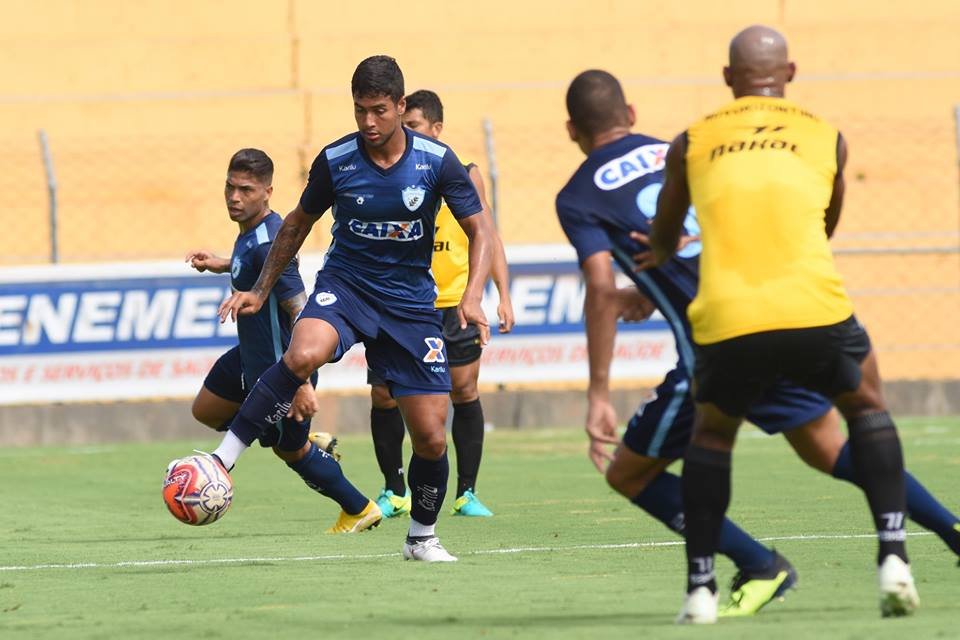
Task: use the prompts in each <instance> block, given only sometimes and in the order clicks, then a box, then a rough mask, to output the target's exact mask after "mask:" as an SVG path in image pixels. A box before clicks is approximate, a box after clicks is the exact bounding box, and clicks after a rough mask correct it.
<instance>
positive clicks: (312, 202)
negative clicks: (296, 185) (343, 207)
mask: <svg viewBox="0 0 960 640" xmlns="http://www.w3.org/2000/svg"><path fill="white" fill-rule="evenodd" d="M333 202H334V193H333V178H332V177H331V176H330V165H329V164H328V163H327V158H326V156H325V155H324V152H322V151H321V152H320V155H318V156H317V158H316V160H314V161H313V166H311V167H310V177H309V178H308V179H307V186H306V187H305V188H304V190H303V195H301V196H300V207H301V208H302V209H303V210H304V212H306V213H308V214H310V215H313V216H321V215H323V213H324V212H325V211H326V210H327V209H329V208H330V207H331V206H333Z"/></svg>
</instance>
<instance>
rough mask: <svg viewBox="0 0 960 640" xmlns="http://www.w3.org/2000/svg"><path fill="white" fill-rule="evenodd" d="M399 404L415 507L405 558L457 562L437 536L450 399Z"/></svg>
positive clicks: (446, 471)
mask: <svg viewBox="0 0 960 640" xmlns="http://www.w3.org/2000/svg"><path fill="white" fill-rule="evenodd" d="M398 402H399V404H400V409H401V411H402V412H403V417H404V421H405V422H406V424H407V426H408V427H409V429H410V440H411V442H412V444H413V455H412V456H411V458H410V471H409V473H408V481H409V483H410V492H411V497H412V499H413V506H412V508H411V510H410V529H409V531H408V533H407V538H406V540H405V541H404V545H403V557H404V559H406V560H421V561H424V562H455V561H456V559H457V558H456V556H453V555H451V554H450V553H449V552H447V550H446V549H444V548H443V545H441V544H440V539H439V538H438V537H437V534H436V526H437V516H438V515H439V514H440V509H441V508H442V506H443V499H444V497H445V496H446V493H447V479H448V477H449V475H450V464H449V462H448V461H447V440H446V433H445V432H444V428H443V425H444V423H445V422H446V418H447V396H446V394H444V395H439V394H437V395H411V396H403V397H400V398H398Z"/></svg>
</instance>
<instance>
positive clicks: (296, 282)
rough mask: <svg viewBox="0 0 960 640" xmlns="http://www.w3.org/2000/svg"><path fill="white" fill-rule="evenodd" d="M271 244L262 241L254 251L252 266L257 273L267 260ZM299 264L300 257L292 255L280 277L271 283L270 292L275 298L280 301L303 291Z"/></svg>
mask: <svg viewBox="0 0 960 640" xmlns="http://www.w3.org/2000/svg"><path fill="white" fill-rule="evenodd" d="M272 244H273V243H271V242H264V243H263V244H261V245H259V246H258V247H257V250H256V251H254V254H253V256H254V257H253V261H254V264H253V268H254V269H255V270H256V271H257V272H258V273H259V272H260V271H262V270H263V265H264V263H265V262H266V261H267V254H268V253H270V247H271V246H272ZM299 264H300V259H299V258H298V257H294V258H293V260H291V261H290V264H288V265H287V268H286V269H284V270H283V273H281V274H280V277H279V278H277V283H276V284H275V285H273V291H272V293H273V294H274V295H276V296H277V300H279V301H280V302H283V301H284V300H287V299H288V298H292V297H293V296H295V295H297V294H298V293H302V292H303V291H304V287H303V279H302V278H301V277H300V271H299V269H298V266H299Z"/></svg>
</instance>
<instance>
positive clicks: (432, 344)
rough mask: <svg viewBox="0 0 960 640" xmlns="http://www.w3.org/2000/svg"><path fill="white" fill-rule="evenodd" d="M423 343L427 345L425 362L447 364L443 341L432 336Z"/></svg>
mask: <svg viewBox="0 0 960 640" xmlns="http://www.w3.org/2000/svg"><path fill="white" fill-rule="evenodd" d="M423 341H424V342H425V343H426V344H427V348H428V349H429V351H427V355H425V356H423V361H424V362H427V363H430V362H446V361H447V359H446V358H445V357H444V356H443V340H441V339H440V338H437V337H436V336H431V337H429V338H424V339H423Z"/></svg>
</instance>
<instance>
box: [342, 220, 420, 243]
mask: <svg viewBox="0 0 960 640" xmlns="http://www.w3.org/2000/svg"><path fill="white" fill-rule="evenodd" d="M348 224H349V226H350V231H352V232H353V233H355V234H357V235H358V236H362V237H364V238H370V239H371V240H394V241H396V242H412V241H414V240H419V239H420V238H422V237H423V222H422V221H420V220H390V221H387V222H368V221H365V220H357V219H356V218H353V219H352V220H350V222H349V223H348Z"/></svg>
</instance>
